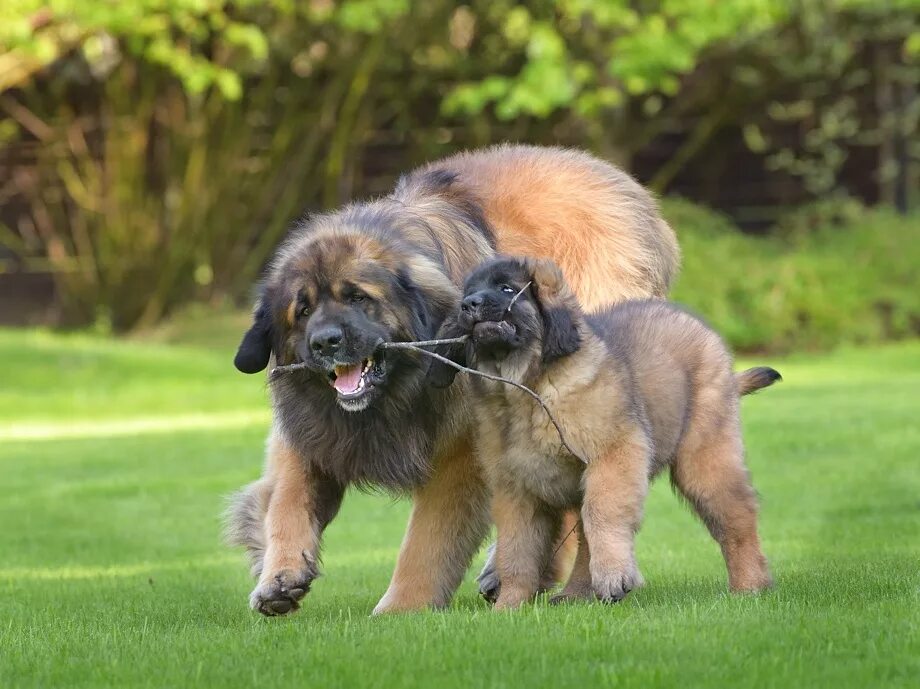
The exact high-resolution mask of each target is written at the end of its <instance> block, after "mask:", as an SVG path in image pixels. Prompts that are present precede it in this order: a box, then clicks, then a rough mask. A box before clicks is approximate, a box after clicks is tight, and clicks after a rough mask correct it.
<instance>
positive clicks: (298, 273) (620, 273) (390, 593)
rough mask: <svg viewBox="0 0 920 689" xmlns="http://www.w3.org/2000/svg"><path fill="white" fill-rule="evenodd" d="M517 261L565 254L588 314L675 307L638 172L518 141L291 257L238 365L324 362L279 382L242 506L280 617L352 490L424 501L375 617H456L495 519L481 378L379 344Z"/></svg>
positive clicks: (253, 551)
mask: <svg viewBox="0 0 920 689" xmlns="http://www.w3.org/2000/svg"><path fill="white" fill-rule="evenodd" d="M496 251H501V252H504V253H512V254H520V255H527V256H533V257H548V258H552V259H553V260H555V261H556V262H557V263H558V264H559V265H560V267H561V268H562V270H563V271H564V273H565V275H566V277H567V279H568V281H569V282H570V284H571V285H572V288H573V290H574V291H575V293H576V295H577V296H578V298H579V299H580V301H581V303H582V304H583V305H585V307H586V308H594V307H598V306H601V305H603V304H605V303H611V302H616V301H618V300H622V299H625V298H632V297H648V296H657V297H663V296H665V295H666V294H667V292H668V288H669V286H670V284H671V281H672V278H673V277H674V275H675V273H676V271H677V268H678V263H679V252H678V247H677V241H676V239H675V237H674V233H673V232H672V231H671V229H670V228H669V227H668V225H667V224H666V223H665V222H664V221H663V220H662V219H661V217H660V215H659V213H658V209H657V207H656V204H655V202H654V200H653V199H652V197H651V196H650V195H649V194H648V192H646V191H645V190H644V189H643V188H642V187H641V186H640V185H639V184H637V183H636V182H635V181H634V180H632V179H631V178H630V177H629V176H628V175H627V174H625V173H624V172H622V171H620V170H618V169H617V168H615V167H613V166H611V165H609V164H607V163H605V162H603V161H600V160H598V159H596V158H593V157H592V156H590V155H587V154H585V153H582V152H578V151H571V150H562V149H558V148H538V147H528V146H501V147H496V148H490V149H487V150H482V151H475V152H471V153H463V154H460V155H456V156H453V157H450V158H447V159H445V160H442V161H439V162H435V163H432V164H429V165H427V166H425V167H423V168H421V169H419V170H416V171H414V172H412V173H410V174H408V175H407V176H405V177H403V178H402V179H401V180H400V181H399V182H398V184H397V185H396V188H395V189H394V191H393V192H392V193H391V194H390V195H389V196H387V197H385V198H382V199H378V200H375V201H371V202H366V203H355V204H352V205H350V206H346V207H345V208H342V209H340V210H338V211H335V212H333V213H330V214H327V215H319V216H313V217H310V218H309V219H307V220H305V221H303V222H302V223H301V224H300V226H299V227H298V228H297V229H296V231H295V232H294V233H293V235H292V236H291V238H290V239H289V240H288V241H287V242H286V243H285V244H284V245H283V246H282V247H281V248H280V249H279V250H278V253H277V256H276V257H275V259H274V262H273V264H272V267H271V269H270V270H269V273H268V276H267V279H266V280H265V282H264V284H263V286H262V292H261V297H260V298H259V300H258V303H257V305H256V308H255V311H254V316H253V324H252V327H251V328H250V330H249V331H248V332H247V333H246V334H245V336H244V337H243V341H242V343H241V344H240V348H239V352H238V353H237V356H236V360H235V364H236V366H237V368H238V369H239V370H241V371H243V372H246V373H256V372H258V371H261V370H263V369H264V368H265V367H266V366H268V364H269V362H270V360H272V359H274V362H275V363H276V364H289V363H294V362H302V363H304V364H305V365H306V366H307V367H308V368H307V369H306V370H303V371H298V372H295V373H290V374H287V375H285V376H281V377H278V378H277V379H276V380H274V381H273V382H272V384H271V397H272V404H273V407H274V421H273V427H272V431H271V433H270V436H269V440H268V447H267V458H266V466H265V472H264V475H263V476H262V478H261V479H259V480H258V481H256V482H255V483H252V484H250V485H249V486H247V487H246V488H244V489H243V490H242V491H241V492H240V493H239V494H238V495H237V496H236V498H235V500H234V503H233V505H232V507H231V512H230V524H229V530H230V534H231V537H232V540H233V541H234V542H236V543H238V544H241V545H244V546H245V547H246V548H247V550H248V552H249V554H250V556H251V560H252V564H253V572H254V574H255V576H257V577H258V584H257V585H256V588H255V590H254V591H253V592H252V594H251V596H250V604H251V606H252V607H253V608H254V609H256V610H258V611H260V612H262V613H263V614H266V615H279V614H285V613H287V612H290V611H292V610H294V609H296V608H297V607H298V604H299V601H300V600H301V599H302V598H303V596H304V595H305V594H306V592H307V591H308V590H309V588H310V584H311V582H312V581H313V580H314V579H315V578H316V576H317V574H318V570H317V557H318V552H319V547H320V539H321V537H322V533H323V530H324V529H325V527H326V526H327V525H328V524H329V522H330V521H331V520H332V519H333V518H334V517H335V515H336V513H337V512H338V509H339V506H340V504H341V501H342V497H343V495H344V493H345V489H346V488H347V487H348V486H349V485H358V486H369V487H377V488H382V489H384V490H388V491H393V492H399V493H408V492H411V494H412V498H413V503H414V504H413V510H412V516H411V518H410V520H409V526H408V529H407V532H406V536H405V540H404V541H403V544H402V549H401V551H400V554H399V558H398V561H397V564H396V570H395V572H394V574H393V578H392V581H391V583H390V587H389V589H388V590H387V592H386V594H385V595H384V596H383V598H382V599H381V601H380V602H379V603H378V604H377V607H376V608H375V612H388V611H396V610H409V609H416V608H422V607H425V606H429V605H431V606H444V605H446V604H447V603H448V602H449V601H450V599H451V596H452V595H453V592H454V590H455V589H456V588H457V586H458V585H459V583H460V581H461V578H462V577H463V574H464V572H465V571H466V569H467V567H468V566H469V563H470V560H471V559H472V556H473V554H474V553H475V551H476V549H477V548H478V547H479V545H480V543H481V542H482V539H483V537H484V535H485V533H486V531H487V529H488V525H489V517H488V514H489V510H488V503H489V500H488V492H487V489H486V487H485V484H484V481H483V479H482V477H481V476H480V470H479V468H478V465H477V463H476V462H475V461H474V459H473V456H472V447H471V435H472V433H473V429H472V414H471V412H470V407H469V403H468V401H467V397H466V395H465V391H464V385H465V384H464V383H463V382H462V381H458V383H459V384H457V385H454V386H452V387H451V388H449V389H447V390H438V389H434V388H433V387H431V386H428V385H426V384H425V376H426V372H427V369H428V362H427V361H424V360H421V359H420V358H419V357H418V356H417V355H415V354H412V353H405V352H397V350H387V351H386V354H384V353H383V351H382V350H381V349H379V348H378V347H379V344H380V343H381V342H386V341H409V340H422V339H428V338H431V337H433V336H434V335H435V334H436V333H437V331H438V328H439V326H440V324H441V323H442V321H443V320H444V318H445V317H446V316H447V315H448V313H451V312H452V311H453V310H454V309H455V308H457V306H458V304H459V299H460V294H459V287H460V285H461V284H462V280H463V277H464V276H465V275H466V273H468V272H469V271H470V270H471V269H472V268H473V267H474V266H476V265H477V264H478V263H480V262H481V261H482V260H483V259H485V258H488V257H489V256H492V255H494V254H495V253H496Z"/></svg>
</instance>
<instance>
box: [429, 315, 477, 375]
mask: <svg viewBox="0 0 920 689" xmlns="http://www.w3.org/2000/svg"><path fill="white" fill-rule="evenodd" d="M463 334H464V333H463V331H462V330H461V329H460V327H459V326H458V325H457V320H456V318H455V317H454V316H451V317H450V318H448V319H447V320H446V321H445V322H444V324H443V325H442V326H441V329H440V330H438V336H437V339H439V340H444V339H447V338H451V337H460V336H461V335H463ZM431 351H432V352H434V353H435V354H440V355H441V356H443V357H446V358H447V359H450V360H451V361H453V362H454V363H455V364H460V365H461V366H467V365H468V364H467V361H468V357H467V347H466V345H465V344H452V345H439V346H437V347H434V348H433V349H432V350H431ZM422 356H424V354H423V355H422ZM428 359H429V360H430V361H431V364H430V365H429V366H428V373H427V375H426V381H427V382H428V384H429V385H431V386H432V387H435V388H446V387H448V386H449V385H450V384H451V383H453V382H454V378H456V377H457V373H458V371H457V369H455V368H454V367H453V366H448V365H447V364H445V363H444V362H443V361H438V360H437V359H434V358H431V357H428Z"/></svg>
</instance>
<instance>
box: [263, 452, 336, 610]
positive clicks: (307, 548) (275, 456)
mask: <svg viewBox="0 0 920 689" xmlns="http://www.w3.org/2000/svg"><path fill="white" fill-rule="evenodd" d="M267 473H268V480H269V482H270V483H271V486H272V490H271V494H270V496H269V498H268V505H267V509H266V513H265V524H264V529H265V554H264V557H263V563H262V571H261V574H260V576H259V582H258V584H257V585H256V588H255V589H254V590H253V592H252V594H251V595H250V597H249V604H250V606H251V607H252V608H253V609H254V610H258V611H259V612H261V613H262V614H263V615H284V614H285V613H288V612H291V611H292V610H296V609H297V608H298V607H299V602H300V600H301V599H302V598H303V597H304V596H305V595H306V593H307V591H309V590H310V584H311V583H312V581H313V580H314V579H315V578H316V577H317V575H318V570H317V557H318V555H319V545H320V537H321V535H322V532H323V529H324V528H325V527H326V525H327V524H328V523H329V522H330V521H331V520H332V518H333V517H334V516H335V515H336V513H337V512H338V510H339V506H340V505H341V504H342V496H343V495H344V492H345V491H344V488H343V487H342V486H340V485H339V484H337V483H335V482H334V481H332V480H331V479H329V478H328V477H325V476H321V475H319V474H317V473H316V472H315V471H311V470H310V469H309V467H308V465H307V464H306V463H305V462H304V461H303V459H302V458H301V457H300V455H298V454H297V453H296V452H294V450H292V449H291V448H290V447H289V446H288V445H287V444H286V443H284V441H283V440H281V438H280V437H279V436H277V435H276V436H274V437H273V438H272V439H271V440H270V441H269V448H268V471H267Z"/></svg>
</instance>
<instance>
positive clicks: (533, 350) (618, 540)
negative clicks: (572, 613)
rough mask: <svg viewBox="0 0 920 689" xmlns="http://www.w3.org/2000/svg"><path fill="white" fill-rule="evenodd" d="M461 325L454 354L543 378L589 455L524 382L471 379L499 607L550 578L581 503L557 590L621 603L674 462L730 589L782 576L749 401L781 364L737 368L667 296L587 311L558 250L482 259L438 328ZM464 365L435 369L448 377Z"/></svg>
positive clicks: (542, 388) (540, 384) (545, 390)
mask: <svg viewBox="0 0 920 689" xmlns="http://www.w3.org/2000/svg"><path fill="white" fill-rule="evenodd" d="M519 292H520V294H518V293H519ZM516 295H517V298H516V299H515V296H516ZM463 333H465V334H468V335H469V339H468V341H467V343H466V345H464V346H462V347H455V348H454V349H453V350H452V351H451V352H449V353H450V355H451V356H452V358H454V359H455V360H458V361H460V360H462V361H465V362H466V363H467V364H470V365H474V366H476V367H477V368H478V369H479V370H482V371H484V372H488V373H492V374H496V375H500V376H503V377H505V378H509V379H511V380H514V381H516V382H519V383H522V384H524V385H527V386H529V387H530V388H532V389H533V390H535V391H536V392H537V393H538V394H539V395H540V396H541V397H542V398H543V399H544V401H545V402H546V403H547V405H548V406H549V407H550V409H552V410H553V413H554V415H555V416H556V418H557V420H558V421H559V422H560V424H561V425H562V427H563V429H564V431H565V434H566V440H567V442H568V443H569V444H570V445H572V446H573V447H574V448H575V449H576V450H577V451H578V452H579V454H580V455H581V456H582V457H584V458H587V459H588V464H587V465H585V464H584V463H583V462H582V461H580V460H579V459H578V458H576V457H574V456H573V455H572V454H571V453H569V452H568V451H567V450H565V449H564V447H563V446H562V444H561V442H560V438H559V434H558V432H557V431H556V429H555V427H554V426H553V425H552V423H551V421H550V419H549V418H548V416H547V415H546V413H545V412H544V411H543V409H542V408H541V407H540V406H539V405H538V404H537V403H536V402H535V401H534V400H532V399H531V398H530V397H528V396H527V395H526V394H524V393H523V392H521V391H520V390H517V389H515V388H513V387H512V386H508V385H504V384H502V383H497V382H493V381H489V380H486V379H481V378H478V377H474V378H473V389H474V391H475V395H476V402H475V404H474V406H475V411H476V417H477V421H478V428H477V436H478V444H477V455H478V458H479V461H480V462H481V464H482V466H483V469H484V473H485V476H486V478H487V481H488V483H489V485H490V488H491V490H492V495H493V497H492V512H493V517H494V520H495V523H496V526H497V528H498V546H497V551H496V558H497V567H498V573H499V578H500V581H501V587H500V593H499V594H498V600H497V603H496V607H497V608H509V607H516V606H518V605H520V604H521V603H522V602H524V601H526V600H528V599H530V598H532V597H533V596H534V595H535V594H536V593H537V592H538V591H539V590H541V588H543V587H545V579H546V577H545V572H546V571H547V568H548V565H549V562H550V559H551V556H552V552H551V551H552V547H553V542H554V535H555V534H556V533H558V525H559V520H560V518H561V515H562V514H563V512H564V511H565V510H567V509H572V508H575V509H580V510H581V517H582V519H581V525H580V529H579V551H578V556H577V559H576V563H575V567H574V570H573V572H572V575H571V577H570V579H569V581H568V583H567V585H566V586H565V588H564V589H563V591H562V593H561V594H560V596H561V597H562V598H581V597H593V596H597V597H598V598H600V599H602V600H605V601H617V600H620V599H622V598H623V597H624V596H625V595H626V594H627V593H628V592H629V591H630V590H631V589H633V588H635V587H637V586H640V585H641V584H642V576H641V575H640V573H639V569H638V567H637V565H636V560H635V553H634V536H635V533H636V531H637V530H638V528H639V525H640V521H641V518H642V508H643V503H644V501H645V496H646V493H647V490H648V486H649V482H650V480H651V479H652V478H654V477H655V476H656V475H657V474H658V473H660V472H661V471H662V470H663V469H665V468H669V469H670V472H671V480H672V483H673V484H674V486H675V487H676V489H677V490H678V491H679V492H680V493H681V494H682V495H683V496H684V497H686V498H687V500H688V501H689V502H690V504H691V505H692V506H693V508H694V509H695V511H696V512H697V514H698V515H699V516H700V518H701V519H702V520H703V522H704V523H705V524H706V526H707V527H708V529H709V531H710V533H711V534H712V536H713V538H715V539H716V541H718V543H719V545H720V546H721V548H722V553H723V555H724V557H725V562H726V565H727V567H728V575H729V584H730V587H731V589H732V590H734V591H757V590H760V589H763V588H765V587H768V586H769V585H770V584H771V579H770V574H769V571H768V568H767V561H766V558H765V557H764V555H763V553H762V552H761V548H760V541H759V539H758V536H757V504H756V500H755V495H754V490H753V488H752V487H751V482H750V479H749V476H748V472H747V470H746V468H745V465H744V450H743V445H742V440H741V425H740V420H739V413H738V407H739V404H738V403H739V398H740V396H741V395H744V394H748V393H750V392H753V391H755V390H758V389H760V388H763V387H766V386H768V385H770V384H771V383H773V382H774V381H776V380H778V379H779V378H780V376H779V374H778V373H777V372H776V371H774V370H773V369H770V368H755V369H751V370H749V371H745V372H744V373H741V374H738V375H736V374H734V373H733V371H732V359H731V356H730V354H729V353H728V351H727V349H726V347H725V345H724V344H723V342H722V341H721V339H720V338H719V337H718V335H716V333H715V332H713V331H712V330H711V329H710V328H708V327H707V326H706V325H704V324H703V323H702V322H701V321H700V320H698V319H697V318H695V317H693V316H691V315H689V314H687V313H686V312H684V311H682V310H680V309H679V308H678V307H676V306H674V305H672V304H669V303H667V302H663V301H656V300H649V301H632V302H626V303H623V304H620V305H617V306H612V307H608V308H604V309H602V310H599V311H596V312H594V313H591V314H588V315H584V314H583V313H582V311H581V309H580V307H579V304H578V302H577V300H576V298H575V296H574V294H573V293H572V291H571V290H570V288H569V287H568V285H567V284H566V283H565V281H564V279H563V277H562V273H561V271H560V270H559V268H558V267H557V266H556V265H555V264H554V263H552V262H551V261H548V260H532V259H524V258H522V259H517V258H499V259H495V260H491V261H488V262H486V263H484V264H482V265H481V266H480V267H478V268H477V269H476V270H474V271H473V273H472V274H471V275H470V276H469V278H468V279H467V281H466V284H465V290H464V299H463V302H462V306H461V309H460V312H459V313H458V314H457V315H456V316H455V317H454V318H452V319H450V320H448V322H447V323H446V324H445V326H444V327H443V328H442V331H441V336H456V335H458V334H463ZM454 373H455V371H453V370H452V369H449V368H448V367H446V366H445V365H443V364H438V365H437V366H434V367H432V369H431V371H430V375H431V377H432V379H433V382H434V383H435V384H436V385H446V384H449V383H450V382H451V381H452V380H453V376H454Z"/></svg>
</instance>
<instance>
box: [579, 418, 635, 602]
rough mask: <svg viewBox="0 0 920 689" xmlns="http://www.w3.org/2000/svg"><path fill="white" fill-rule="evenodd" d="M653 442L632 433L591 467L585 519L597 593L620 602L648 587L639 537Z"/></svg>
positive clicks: (586, 487) (591, 567) (598, 595)
mask: <svg viewBox="0 0 920 689" xmlns="http://www.w3.org/2000/svg"><path fill="white" fill-rule="evenodd" d="M649 461H650V460H649V446H648V442H647V440H646V438H645V435H644V434H643V433H642V432H641V431H639V430H635V431H630V432H629V433H627V434H626V435H624V436H623V438H622V439H621V440H619V441H618V442H617V444H616V445H615V446H614V447H613V448H611V449H610V450H609V451H607V452H606V453H605V454H604V455H602V456H600V457H598V458H597V459H596V460H595V461H593V462H592V463H591V464H589V465H588V468H587V469H586V470H585V500H584V504H583V506H582V510H581V512H582V520H583V523H584V529H585V536H586V538H587V541H588V543H590V544H591V556H590V565H589V568H590V571H591V582H592V586H593V588H594V593H595V594H596V595H597V597H598V598H600V599H601V600H603V601H605V602H608V603H615V602H617V601H620V600H622V599H623V598H624V597H625V596H626V594H627V593H629V592H630V591H631V590H632V589H634V588H637V587H639V586H641V585H642V583H643V581H642V575H641V574H640V573H639V568H638V566H637V565H636V556H635V535H636V531H638V530H639V525H640V524H641V522H642V507H643V505H644V503H645V495H646V493H647V492H648V481H649V479H648V472H649Z"/></svg>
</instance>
